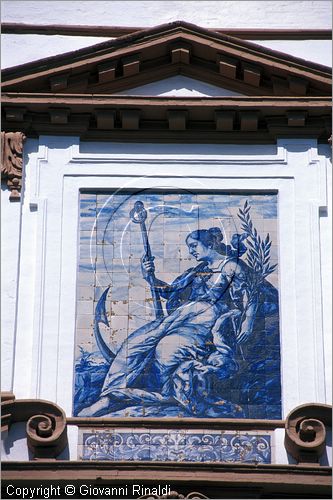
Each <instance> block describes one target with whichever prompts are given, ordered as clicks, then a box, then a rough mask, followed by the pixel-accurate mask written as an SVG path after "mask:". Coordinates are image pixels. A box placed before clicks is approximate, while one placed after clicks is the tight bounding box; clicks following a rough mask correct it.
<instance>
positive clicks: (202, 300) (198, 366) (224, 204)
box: [74, 190, 281, 419]
mask: <svg viewBox="0 0 333 500" xmlns="http://www.w3.org/2000/svg"><path fill="white" fill-rule="evenodd" d="M277 206H278V203H277V195H276V194H274V193H256V194H253V193H248V194H247V193H241V194H239V193H221V192H210V193H207V192H195V193H190V192H185V191H184V192H171V191H164V192H162V191H157V190H156V191H153V192H152V191H148V190H147V191H141V192H123V191H121V192H115V193H107V192H101V191H98V192H82V193H81V194H80V243H79V252H80V254H79V269H78V288H77V319H76V346H77V347H76V353H75V396H74V415H77V416H85V417H86V416H113V417H122V416H135V417H196V418H200V417H203V418H207V417H219V418H262V419H279V418H281V382H280V380H281V379H280V337H279V302H278V241H277V222H278V217H277Z"/></svg>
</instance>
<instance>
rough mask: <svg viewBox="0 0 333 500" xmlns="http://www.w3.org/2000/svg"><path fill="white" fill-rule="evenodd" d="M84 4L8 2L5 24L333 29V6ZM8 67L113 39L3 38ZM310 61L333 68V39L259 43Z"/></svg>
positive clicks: (4, 63)
mask: <svg viewBox="0 0 333 500" xmlns="http://www.w3.org/2000/svg"><path fill="white" fill-rule="evenodd" d="M202 6H203V10H202V9H198V2H197V1H172V0H171V1H157V0H154V1H142V2H139V1H126V0H124V1H112V0H111V1H107V2H106V1H104V2H103V1H94V2H91V1H83V2H78V1H76V2H67V1H65V2H64V1H58V0H54V1H52V2H51V3H50V2H45V1H15V0H13V1H12V0H10V1H8V0H5V1H3V2H2V22H15V23H27V24H73V25H90V26H108V25H110V26H137V27H151V26H156V25H158V24H163V23H167V22H171V21H176V20H184V21H188V22H191V23H194V24H198V25H199V26H202V27H207V28H261V29H265V28H267V29H272V28H292V29H304V28H309V29H316V28H317V29H324V28H326V29H327V28H331V12H332V5H331V2H330V1H283V0H278V1H235V0H234V1H224V0H223V1H205V2H202ZM1 38H2V44H1V45H2V46H1V56H2V67H3V68H6V67H10V66H17V65H19V64H24V63H26V62H29V61H34V60H37V59H41V58H44V57H49V56H52V55H55V54H61V53H63V52H69V51H72V50H76V49H79V48H82V47H88V46H90V45H93V44H94V43H98V42H102V41H104V40H107V39H106V38H103V37H98V30H96V37H86V38H85V37H80V36H61V35H50V36H46V35H12V34H11V35H6V34H3V35H2V37H1ZM256 43H258V44H260V45H263V46H264V47H268V48H272V49H274V50H278V51H281V52H285V53H287V54H291V55H293V56H296V57H300V58H303V59H305V60H308V61H313V62H317V63H319V64H324V65H327V66H331V64H332V47H331V42H330V40H298V41H297V40H269V41H260V40H259V41H256Z"/></svg>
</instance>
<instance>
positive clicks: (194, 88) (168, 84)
mask: <svg viewBox="0 0 333 500" xmlns="http://www.w3.org/2000/svg"><path fill="white" fill-rule="evenodd" d="M117 94H118V95H128V96H156V97H227V96H229V97H230V96H238V97H240V96H241V95H244V94H240V93H239V92H234V91H233V90H229V89H226V88H223V87H217V86H216V85H211V84H210V83H206V82H203V81H200V80H195V79H194V78H189V77H188V76H183V75H176V76H171V77H170V78H164V79H163V80H158V81H157V82H152V83H147V84H146V85H140V86H139V87H134V88H130V89H126V90H122V91H120V92H117Z"/></svg>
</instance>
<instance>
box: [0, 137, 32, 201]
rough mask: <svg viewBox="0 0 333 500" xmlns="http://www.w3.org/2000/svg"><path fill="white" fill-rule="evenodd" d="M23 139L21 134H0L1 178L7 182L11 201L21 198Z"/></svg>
mask: <svg viewBox="0 0 333 500" xmlns="http://www.w3.org/2000/svg"><path fill="white" fill-rule="evenodd" d="M25 139H26V137H25V135H24V134H23V133H22V132H1V176H2V179H4V180H6V181H7V186H8V188H9V189H10V196H9V199H10V200H11V201H18V200H20V196H21V188H22V171H23V142H24V141H25Z"/></svg>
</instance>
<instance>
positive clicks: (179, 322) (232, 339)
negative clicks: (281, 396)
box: [79, 227, 278, 417]
mask: <svg viewBox="0 0 333 500" xmlns="http://www.w3.org/2000/svg"><path fill="white" fill-rule="evenodd" d="M245 237H246V236H245V234H244V235H242V236H241V237H240V236H239V235H234V237H233V239H232V245H231V246H229V245H225V244H224V243H223V235H222V233H221V230H220V229H219V228H216V227H213V228H210V229H202V230H198V231H193V232H192V233H190V234H189V235H188V236H187V238H186V243H187V246H188V249H189V253H190V254H191V255H192V256H193V257H194V258H195V259H196V260H197V262H198V263H199V264H198V265H197V266H196V267H193V268H190V269H188V270H187V271H185V272H184V273H183V274H182V275H181V276H179V277H178V278H176V280H174V281H173V282H172V283H171V284H168V283H165V282H163V281H160V280H159V279H157V278H155V276H154V273H152V271H154V264H153V261H152V260H149V259H145V258H143V259H142V272H143V277H144V278H145V279H146V280H147V281H148V279H149V283H151V276H152V275H153V276H154V284H153V285H154V287H155V289H156V290H157V291H158V292H159V294H160V296H161V297H162V298H164V299H166V301H167V302H166V309H167V312H168V315H167V316H166V317H164V318H159V319H156V320H155V321H152V322H150V323H148V324H147V325H144V326H143V327H141V328H139V329H138V330H136V331H134V332H133V333H132V334H130V335H129V336H128V338H127V339H126V340H125V341H124V342H123V344H122V345H121V347H120V348H119V350H118V352H117V353H116V355H115V358H114V359H113V361H112V363H111V366H110V368H109V371H108V373H107V375H106V377H105V380H104V384H103V387H102V391H101V395H100V399H99V400H98V401H97V402H96V403H94V404H93V405H91V406H90V407H88V408H86V409H84V410H82V411H81V413H80V414H79V415H80V416H100V415H105V414H109V415H111V416H124V415H125V416H138V415H140V416H141V415H142V414H144V415H146V416H155V417H159V416H180V415H181V416H192V417H245V416H247V415H246V412H245V411H244V410H243V409H242V407H241V406H239V404H237V401H235V400H233V398H231V397H229V394H230V385H229V389H228V390H229V392H228V395H227V394H224V390H223V385H224V384H225V383H226V381H228V380H233V379H234V377H235V376H236V375H237V373H238V372H239V371H240V364H241V363H242V362H243V361H245V360H244V355H243V351H242V345H246V344H247V343H248V342H249V340H250V339H251V337H253V335H254V333H253V332H254V325H255V321H256V317H258V316H259V317H260V316H262V315H263V314H265V315H266V316H267V315H270V314H275V313H276V312H277V308H278V299H277V290H276V289H275V288H274V287H273V286H272V285H271V284H270V283H269V282H267V281H266V280H264V281H263V282H262V283H261V285H260V287H257V289H256V290H255V291H253V289H251V279H252V275H251V269H250V268H249V267H248V265H247V264H246V263H245V262H244V261H243V260H241V259H240V256H241V255H242V254H243V253H244V252H245V251H246V247H245V245H244V244H243V243H242V240H243V239H245ZM226 387H228V384H226Z"/></svg>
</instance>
